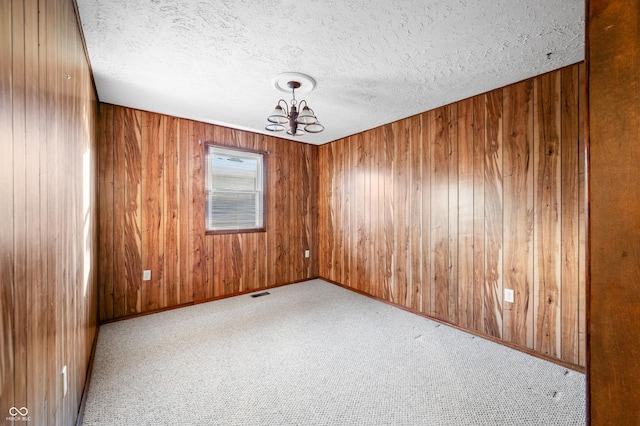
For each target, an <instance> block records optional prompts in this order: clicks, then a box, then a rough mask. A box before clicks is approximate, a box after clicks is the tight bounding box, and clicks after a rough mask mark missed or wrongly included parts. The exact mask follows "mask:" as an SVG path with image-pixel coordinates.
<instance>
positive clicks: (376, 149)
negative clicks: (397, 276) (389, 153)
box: [320, 127, 385, 297]
mask: <svg viewBox="0 0 640 426" xmlns="http://www.w3.org/2000/svg"><path fill="white" fill-rule="evenodd" d="M382 136H383V134H382V127H378V128H377V129H374V130H372V131H371V148H372V152H371V163H370V170H371V174H372V175H371V207H370V208H371V210H370V211H371V238H370V245H371V259H372V261H371V262H370V264H371V272H370V274H369V275H370V276H371V278H372V279H373V282H372V283H371V286H372V293H373V295H374V296H378V297H382V295H383V289H384V279H385V258H384V257H383V256H384V254H383V253H384V244H385V234H384V233H383V229H382V228H383V226H384V217H385V216H384V208H385V198H384V180H383V179H384V173H383V172H384V169H383V167H384V141H383V137H382ZM334 145H336V144H331V147H330V149H334ZM320 274H321V275H322V276H324V275H323V274H322V271H320Z"/></svg>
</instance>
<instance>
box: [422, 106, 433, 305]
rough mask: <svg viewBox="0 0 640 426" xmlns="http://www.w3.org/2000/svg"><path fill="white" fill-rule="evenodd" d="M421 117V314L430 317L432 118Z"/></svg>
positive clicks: (425, 114)
mask: <svg viewBox="0 0 640 426" xmlns="http://www.w3.org/2000/svg"><path fill="white" fill-rule="evenodd" d="M421 116H422V143H423V145H422V312H423V313H425V314H427V315H431V314H432V312H433V308H432V300H431V299H432V288H431V287H432V285H431V283H432V282H433V280H432V272H431V271H432V268H431V145H432V136H431V135H432V133H431V128H432V123H431V120H432V117H431V113H430V112H426V113H424V114H421Z"/></svg>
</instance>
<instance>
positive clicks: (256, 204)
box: [205, 145, 264, 233]
mask: <svg viewBox="0 0 640 426" xmlns="http://www.w3.org/2000/svg"><path fill="white" fill-rule="evenodd" d="M206 149H207V151H206V173H207V175H206V178H207V182H206V188H205V189H206V212H205V220H206V225H205V226H206V230H207V231H209V232H220V233H225V232H250V231H263V230H264V213H263V212H264V154H263V153H260V152H252V151H241V150H236V149H231V148H222V147H219V146H215V145H207V147H206Z"/></svg>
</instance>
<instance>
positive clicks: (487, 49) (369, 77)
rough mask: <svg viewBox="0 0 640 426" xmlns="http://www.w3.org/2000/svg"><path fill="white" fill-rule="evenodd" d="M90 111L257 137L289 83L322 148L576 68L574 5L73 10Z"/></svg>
mask: <svg viewBox="0 0 640 426" xmlns="http://www.w3.org/2000/svg"><path fill="white" fill-rule="evenodd" d="M77 4H78V9H79V14H80V20H81V22H82V28H83V31H84V36H85V39H86V43H87V50H88V52H89V59H90V61H91V66H92V69H93V73H94V77H95V82H96V86H97V89H98V96H99V98H100V101H102V102H107V103H112V104H116V105H122V106H128V107H133V108H138V109H142V110H147V111H153V112H159V113H163V114H169V115H173V116H177V117H184V118H190V119H194V120H199V121H204V122H209V123H215V124H220V125H224V126H228V127H233V128H238V129H244V130H250V131H254V132H258V133H264V134H271V135H273V133H271V132H268V131H266V130H264V127H265V125H266V124H267V122H266V117H267V115H269V114H270V113H271V111H272V110H273V108H274V106H275V104H276V102H277V100H278V99H280V98H282V97H284V99H285V100H286V101H287V102H288V101H289V100H290V96H288V95H287V94H284V93H282V92H280V91H278V90H277V89H276V88H275V87H274V86H273V85H272V83H271V79H272V78H273V77H274V76H275V75H277V74H279V73H282V72H302V73H305V74H309V75H311V76H312V77H313V78H315V79H316V81H317V86H316V88H315V90H314V91H312V92H310V93H307V94H304V95H299V96H297V98H298V100H300V99H306V100H307V101H308V103H309V105H310V106H311V108H313V110H314V111H315V113H316V115H317V117H318V119H319V120H320V121H321V122H322V124H323V125H324V126H325V131H324V132H322V133H319V134H315V135H311V134H306V135H304V136H302V137H297V138H293V137H289V136H287V135H286V134H284V132H281V133H277V134H275V135H277V136H281V137H285V136H286V137H287V138H289V139H295V140H298V141H302V142H307V143H312V144H323V143H326V142H331V141H334V140H336V139H340V138H342V137H345V136H349V135H352V134H354V133H358V132H361V131H364V130H367V129H371V128H373V127H377V126H380V125H383V124H386V123H389V122H392V121H395V120H398V119H401V118H405V117H409V116H411V115H414V114H417V113H420V112H423V111H427V110H430V109H433V108H435V107H438V106H441V105H445V104H448V103H451V102H454V101H457V100H460V99H464V98H467V97H469V96H473V95H476V94H479V93H482V92H486V91H488V90H491V89H495V88H498V87H502V86H505V85H507V84H510V83H514V82H517V81H520V80H523V79H525V78H529V77H532V76H534V75H538V74H541V73H544V72H547V71H551V70H554V69H557V68H560V67H563V66H565V65H570V64H574V63H576V62H579V61H581V60H582V59H583V57H584V0H439V1H435V0H389V1H363V0H352V1H336V0H327V1H318V0H299V1H290V0H264V1H260V0H222V1H195V0H191V1H189V0H173V1H171V0H135V1H131V0H77Z"/></svg>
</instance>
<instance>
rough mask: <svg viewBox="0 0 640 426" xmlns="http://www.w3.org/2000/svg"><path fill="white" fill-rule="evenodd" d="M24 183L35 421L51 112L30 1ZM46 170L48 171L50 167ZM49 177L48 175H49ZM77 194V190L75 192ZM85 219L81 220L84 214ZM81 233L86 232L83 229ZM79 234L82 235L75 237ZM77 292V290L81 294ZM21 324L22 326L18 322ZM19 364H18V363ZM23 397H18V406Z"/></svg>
mask: <svg viewBox="0 0 640 426" xmlns="http://www.w3.org/2000/svg"><path fill="white" fill-rule="evenodd" d="M24 7H25V10H24V25H25V52H24V56H25V84H26V85H25V108H26V117H25V126H26V127H25V141H26V147H25V148H26V149H25V160H26V162H25V166H26V167H25V179H24V181H25V185H26V194H25V201H26V209H27V210H26V217H25V220H26V223H27V232H26V242H27V247H26V286H25V287H26V300H25V308H26V318H27V321H26V323H27V324H28V326H27V330H26V343H27V345H26V348H27V352H26V355H27V358H26V361H27V365H26V372H27V373H26V374H27V393H26V401H25V402H26V403H27V404H29V410H30V414H31V415H33V416H34V417H35V418H41V419H43V418H45V416H46V408H47V407H46V401H47V394H46V385H47V383H46V381H47V366H46V359H47V331H48V330H47V318H46V317H45V316H43V315H41V314H40V313H41V312H44V311H46V309H47V305H48V300H47V292H46V286H45V285H44V282H45V281H46V272H45V271H44V269H43V266H44V265H45V263H44V260H45V259H46V252H45V250H44V239H43V238H42V234H43V229H42V228H44V227H45V226H46V223H47V222H46V221H43V220H42V219H43V215H41V209H42V208H46V207H47V205H46V204H43V200H42V197H41V192H42V190H41V187H40V181H41V173H42V172H43V170H42V169H41V165H40V161H39V157H40V153H41V152H42V151H43V150H44V149H45V148H46V138H45V136H46V130H45V131H43V132H42V133H41V124H42V121H44V120H43V118H44V117H46V110H44V109H41V108H40V106H41V103H40V100H41V91H40V82H41V80H40V75H39V67H38V65H39V61H40V49H39V42H40V40H39V30H40V25H39V16H38V13H39V10H38V4H37V2H25V5H24ZM45 171H46V169H45ZM45 176H46V174H45ZM76 194H77V192H76ZM79 217H82V216H79ZM75 229H78V227H76V228H75ZM80 229H82V228H80ZM76 235H77V234H76ZM76 291H77V290H76ZM17 324H19V323H17ZM16 366H17V365H16ZM16 397H17V394H16ZM17 402H18V399H17V398H16V403H17Z"/></svg>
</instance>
